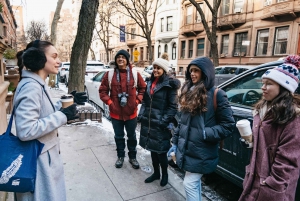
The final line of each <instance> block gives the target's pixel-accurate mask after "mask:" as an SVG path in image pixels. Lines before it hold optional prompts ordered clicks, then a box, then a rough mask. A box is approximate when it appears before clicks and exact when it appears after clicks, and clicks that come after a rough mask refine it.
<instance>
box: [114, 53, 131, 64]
mask: <svg viewBox="0 0 300 201" xmlns="http://www.w3.org/2000/svg"><path fill="white" fill-rule="evenodd" d="M119 55H123V56H124V57H125V58H126V61H127V65H129V64H130V62H129V58H130V54H129V53H128V52H127V51H126V50H119V51H118V52H117V54H116V56H115V65H116V66H117V67H118V63H117V57H118V56H119Z"/></svg>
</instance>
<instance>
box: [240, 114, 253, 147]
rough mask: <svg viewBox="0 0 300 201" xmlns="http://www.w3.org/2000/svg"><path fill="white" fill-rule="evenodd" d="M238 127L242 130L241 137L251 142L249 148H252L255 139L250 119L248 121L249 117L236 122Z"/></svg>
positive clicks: (246, 141)
mask: <svg viewBox="0 0 300 201" xmlns="http://www.w3.org/2000/svg"><path fill="white" fill-rule="evenodd" d="M236 127H237V128H238V130H239V132H240V135H241V138H242V139H244V141H245V143H247V144H249V146H248V148H251V147H252V141H253V139H252V129H251V126H250V121H248V120H247V119H242V120H239V121H238V122H237V123H236Z"/></svg>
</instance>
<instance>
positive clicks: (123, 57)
mask: <svg viewBox="0 0 300 201" xmlns="http://www.w3.org/2000/svg"><path fill="white" fill-rule="evenodd" d="M117 59H126V57H125V56H123V55H119V56H117Z"/></svg>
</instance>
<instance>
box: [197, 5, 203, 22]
mask: <svg viewBox="0 0 300 201" xmlns="http://www.w3.org/2000/svg"><path fill="white" fill-rule="evenodd" d="M199 6H200V8H201V10H202V11H203V3H199ZM196 12H197V16H196V22H197V23H201V22H202V21H201V15H200V14H199V12H198V11H197V9H196Z"/></svg>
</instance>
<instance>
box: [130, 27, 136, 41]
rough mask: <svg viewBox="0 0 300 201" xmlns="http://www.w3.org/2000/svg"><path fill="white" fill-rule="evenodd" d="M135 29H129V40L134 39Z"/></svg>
mask: <svg viewBox="0 0 300 201" xmlns="http://www.w3.org/2000/svg"><path fill="white" fill-rule="evenodd" d="M133 34H135V28H131V39H135V35H133Z"/></svg>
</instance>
